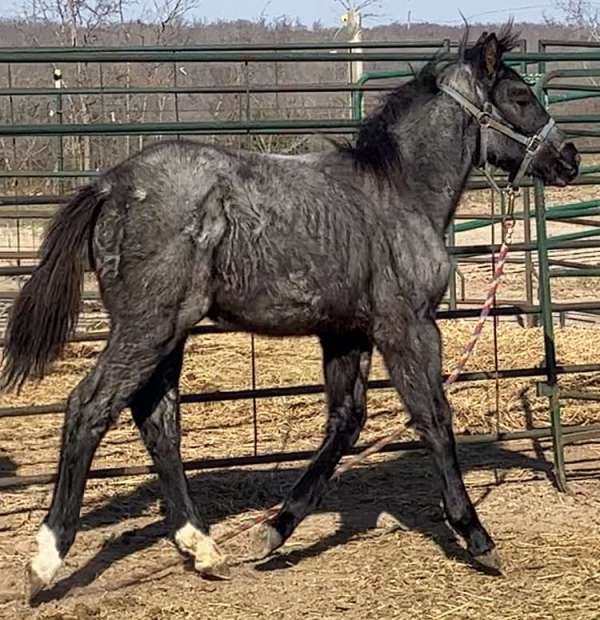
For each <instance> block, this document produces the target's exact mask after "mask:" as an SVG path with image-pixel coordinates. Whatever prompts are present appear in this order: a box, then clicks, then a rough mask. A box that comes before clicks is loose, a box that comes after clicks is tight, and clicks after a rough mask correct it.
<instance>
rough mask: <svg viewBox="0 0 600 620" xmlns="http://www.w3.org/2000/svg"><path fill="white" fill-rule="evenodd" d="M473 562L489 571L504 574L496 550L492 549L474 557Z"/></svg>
mask: <svg viewBox="0 0 600 620" xmlns="http://www.w3.org/2000/svg"><path fill="white" fill-rule="evenodd" d="M473 560H475V562H476V563H477V564H478V565H479V566H481V567H483V568H484V569H485V570H487V571H490V572H493V573H497V574H501V573H502V562H501V560H500V555H499V554H498V551H497V550H496V549H490V550H489V551H486V552H485V553H482V554H480V555H474V556H473Z"/></svg>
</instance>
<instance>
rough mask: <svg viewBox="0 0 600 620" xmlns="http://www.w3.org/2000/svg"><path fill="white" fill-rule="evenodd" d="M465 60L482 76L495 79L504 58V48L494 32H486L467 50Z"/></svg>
mask: <svg viewBox="0 0 600 620" xmlns="http://www.w3.org/2000/svg"><path fill="white" fill-rule="evenodd" d="M465 60H466V61H467V62H469V63H470V64H471V65H472V66H473V68H474V69H475V71H476V72H477V74H478V75H479V76H480V77H483V78H487V79H494V77H495V75H496V71H498V68H499V67H500V62H501V60H502V50H501V49H500V44H499V42H498V37H496V35H495V34H494V33H493V32H492V33H491V34H488V33H487V32H484V33H483V34H482V35H481V36H480V37H479V39H477V42H476V43H475V45H473V47H471V48H470V49H468V50H466V52H465Z"/></svg>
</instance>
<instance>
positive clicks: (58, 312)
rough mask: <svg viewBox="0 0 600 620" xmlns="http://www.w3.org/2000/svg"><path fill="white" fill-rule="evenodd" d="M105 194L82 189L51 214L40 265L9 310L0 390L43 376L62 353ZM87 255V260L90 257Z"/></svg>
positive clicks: (72, 324) (76, 309)
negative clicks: (55, 212)
mask: <svg viewBox="0 0 600 620" xmlns="http://www.w3.org/2000/svg"><path fill="white" fill-rule="evenodd" d="M104 197H105V195H104V194H102V193H101V192H100V191H99V189H98V187H97V186H96V185H95V184H92V185H86V186H84V187H82V188H81V189H80V190H79V191H78V192H77V193H76V194H75V195H74V196H73V197H72V198H71V200H69V202H67V203H66V204H65V205H64V206H63V207H61V209H60V210H59V211H58V213H57V214H56V215H55V216H54V218H53V220H52V222H51V223H50V226H49V228H48V231H47V233H46V237H45V239H44V242H43V244H42V247H41V250H40V254H41V260H40V264H39V265H38V266H37V267H36V269H35V270H34V272H33V274H32V276H31V278H30V279H29V280H28V281H27V283H26V284H25V286H24V287H23V289H22V291H21V292H20V293H19V296H18V297H17V300H16V302H15V304H14V306H13V308H12V311H11V314H10V318H9V321H8V327H7V329H6V337H5V347H4V359H3V362H2V370H1V374H0V389H10V388H15V387H17V388H20V387H21V386H22V384H23V382H24V381H25V380H26V379H27V378H28V377H29V376H30V375H35V376H39V377H41V376H43V375H44V373H45V371H46V369H47V367H48V365H49V364H50V363H51V362H52V361H54V360H55V359H56V358H57V357H58V356H59V355H60V353H61V352H62V350H63V348H64V346H65V343H66V341H67V339H68V337H69V335H70V334H71V332H72V330H73V328H74V327H75V323H76V321H77V315H78V314H79V309H80V304H81V295H82V289H83V277H84V272H85V254H84V250H85V249H88V251H90V246H91V234H92V231H93V229H94V226H95V223H96V219H97V217H98V213H99V210H100V207H101V205H102V203H103V202H104ZM91 258H92V257H91V256H90V260H91Z"/></svg>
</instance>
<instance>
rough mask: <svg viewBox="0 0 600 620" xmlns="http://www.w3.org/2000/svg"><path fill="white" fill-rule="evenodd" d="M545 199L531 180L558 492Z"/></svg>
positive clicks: (561, 481)
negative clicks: (533, 191)
mask: <svg viewBox="0 0 600 620" xmlns="http://www.w3.org/2000/svg"><path fill="white" fill-rule="evenodd" d="M545 209H546V201H545V196H544V186H543V184H542V182H541V181H539V180H537V179H536V180H535V222H536V233H537V247H538V263H539V275H538V280H539V282H538V289H539V298H540V307H541V314H542V326H543V329H544V354H545V358H546V372H547V375H546V376H547V379H546V382H545V383H542V384H541V388H542V393H543V394H544V396H547V397H548V403H549V407H550V418H551V424H552V449H553V451H554V473H555V477H556V484H557V486H558V488H559V489H560V490H561V491H566V490H567V476H566V471H565V459H564V442H563V432H562V424H561V419H560V403H559V400H558V379H557V372H556V346H555V342H554V325H553V323H552V292H551V288H550V275H549V265H548V237H547V234H546V212H545Z"/></svg>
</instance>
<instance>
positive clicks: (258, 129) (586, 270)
mask: <svg viewBox="0 0 600 620" xmlns="http://www.w3.org/2000/svg"><path fill="white" fill-rule="evenodd" d="M578 43H579V42H578ZM456 45H457V44H456V42H451V41H448V40H444V41H408V42H398V43H394V42H371V43H369V42H365V43H361V44H360V48H362V49H365V50H367V51H366V52H362V53H360V54H358V53H351V52H350V51H349V50H351V49H352V48H353V47H356V46H355V45H352V44H347V43H343V44H340V43H336V44H329V43H323V44H321V43H318V44H298V45H295V44H292V45H285V46H277V47H272V46H270V45H266V44H265V45H263V44H248V45H241V46H227V45H207V46H196V47H194V48H187V47H186V48H183V47H177V48H150V49H149V48H142V47H138V48H128V49H120V48H98V49H95V48H79V49H77V48H65V49H62V48H39V49H6V48H0V66H1V65H2V64H5V65H7V66H12V65H19V64H39V65H44V66H47V65H49V63H57V64H72V63H98V64H99V65H102V64H106V63H124V64H127V63H165V64H169V65H173V64H175V65H177V63H236V64H238V65H239V66H241V67H243V70H244V75H245V83H244V84H242V85H239V84H238V85H227V86H225V87H219V86H207V85H204V86H202V85H199V86H196V85H193V86H178V85H177V84H175V83H174V84H173V85H172V86H160V87H156V86H146V85H142V86H133V87H129V88H125V87H119V86H110V85H108V86H105V85H103V86H96V85H90V86H86V87H82V88H69V89H66V88H65V89H60V91H59V92H58V93H57V91H56V89H52V88H43V87H36V88H21V87H14V86H9V87H7V88H4V89H2V88H0V98H2V97H7V98H9V99H10V100H11V101H12V98H16V97H29V96H42V97H50V98H51V99H54V98H57V97H58V100H57V106H58V108H57V109H58V110H59V111H60V110H61V109H62V103H61V101H62V99H60V98H62V97H70V96H84V95H95V96H99V97H105V96H110V95H116V96H133V95H136V94H143V95H158V94H161V95H173V96H175V97H176V96H178V95H221V94H227V95H235V96H240V97H244V98H245V99H244V101H241V100H240V101H241V105H240V118H239V120H236V121H183V122H182V121H179V120H176V121H172V122H171V121H169V122H145V123H141V124H140V123H107V122H98V123H63V122H61V121H62V119H61V118H60V117H58V119H57V120H58V122H52V123H48V124H35V123H16V122H11V123H10V124H8V123H7V124H4V125H0V137H5V138H10V139H12V140H14V141H17V140H20V139H24V138H28V137H52V138H57V139H58V140H59V142H58V145H59V146H60V145H62V139H63V138H65V137H70V136H103V137H116V136H134V135H173V136H181V135H200V134H204V135H206V134H210V135H224V136H234V135H237V136H250V135H252V134H271V135H284V134H288V135H289V134H295V135H298V134H303V135H310V134H312V133H332V134H336V135H337V134H351V133H353V132H354V131H355V130H356V128H357V126H358V120H359V119H358V117H357V116H356V114H355V118H334V119H320V118H308V119H299V120H289V119H285V118H276V119H272V120H263V119H258V118H254V117H253V112H254V110H253V108H252V106H251V99H250V97H251V96H252V95H255V94H278V93H279V94H283V93H298V94H302V93H320V94H329V95H331V94H332V93H347V94H357V93H360V95H361V96H362V93H365V92H376V91H386V90H389V89H390V88H391V87H392V85H390V84H389V83H377V85H372V84H367V83H366V82H362V83H359V84H349V83H342V82H341V83H339V84H337V83H330V82H328V83H322V84H316V83H306V84H289V83H288V84H253V83H251V80H250V79H249V73H248V65H249V63H265V62H266V63H305V62H310V63H320V62H327V63H348V62H352V61H357V60H362V61H363V62H385V63H395V65H397V66H398V65H400V66H401V67H402V68H401V69H398V70H397V71H396V76H398V77H399V79H406V77H407V76H408V73H407V72H406V68H405V66H406V64H407V63H408V62H425V61H427V60H429V59H430V58H431V57H432V54H433V52H434V51H435V50H437V49H439V48H444V49H445V50H446V51H449V50H454V49H455V48H456ZM551 46H553V47H561V46H563V47H583V45H577V46H575V45H572V44H571V43H570V42H554V41H540V48H539V49H540V51H538V52H535V53H527V52H526V48H525V45H524V42H522V43H521V49H520V51H518V52H515V53H513V54H510V55H509V56H508V59H509V60H510V61H511V62H512V63H519V66H520V68H521V69H522V70H523V71H526V70H527V69H528V68H530V67H535V68H536V69H537V71H538V73H539V75H537V76H534V77H533V79H535V80H536V81H537V92H538V95H539V96H540V97H541V98H546V101H548V102H550V103H561V104H567V105H568V103H569V101H574V100H579V99H581V98H583V97H586V98H587V97H595V96H598V95H600V88H598V87H592V86H589V85H580V84H577V83H576V82H570V83H564V82H556V81H555V80H556V79H558V78H561V79H562V78H568V79H571V80H576V79H578V78H581V77H587V76H589V75H590V72H589V70H588V72H587V73H586V72H585V70H575V71H574V70H573V69H572V68H570V69H568V70H566V69H560V71H558V72H557V71H554V72H551V73H548V72H546V66H547V65H548V64H552V66H553V67H554V66H556V67H564V66H572V65H574V64H577V63H581V62H584V61H585V62H588V61H589V62H593V61H600V50H599V49H596V48H599V47H600V44H598V45H589V46H587V45H586V48H588V47H589V49H585V50H583V51H580V50H578V51H568V52H564V51H558V52H551V51H547V48H548V47H551ZM391 50H394V51H391ZM407 50H409V51H407ZM414 50H419V51H414ZM450 57H452V56H450ZM387 77H391V76H387ZM552 93H555V94H554V95H552ZM556 93H559V94H558V95H556ZM553 97H554V98H553ZM357 101H360V98H359V99H356V98H355V99H352V100H351V101H350V102H349V105H348V108H349V110H354V112H357V111H358V112H361V111H362V104H361V105H359V106H358V108H357V107H356V102H357ZM352 104H354V105H352ZM558 121H559V123H561V124H562V125H563V128H564V129H566V130H567V131H568V132H569V134H570V135H572V136H575V137H576V138H581V137H585V138H589V139H590V140H589V141H588V142H587V143H586V144H585V146H584V147H583V148H582V149H581V151H582V152H584V153H588V154H598V153H600V144H597V143H596V142H595V139H596V138H598V137H600V115H597V114H560V115H558ZM113 163H114V162H113ZM60 164H61V166H63V165H64V159H62V158H61V160H60ZM599 170H600V169H599V168H598V167H595V168H594V167H590V168H589V169H588V170H585V171H584V173H583V174H582V175H581V176H580V177H579V179H577V181H576V183H577V184H579V185H582V186H583V185H587V186H592V185H600V176H596V175H595V173H598V172H599ZM97 174H98V172H97V171H95V170H80V169H72V170H65V169H57V170H40V169H38V170H36V169H31V170H19V171H11V170H0V179H12V180H13V181H14V182H17V181H19V180H22V179H38V180H47V181H48V180H58V181H60V182H61V183H62V182H64V181H66V180H67V179H71V180H77V179H80V178H86V177H94V176H96V175H97ZM487 187H488V184H487V181H485V180H484V179H483V178H481V176H478V175H474V176H473V178H472V179H471V181H470V183H469V189H471V190H478V189H479V190H480V189H486V188H487ZM528 187H530V188H534V189H535V192H534V194H533V196H532V195H530V194H529V190H528V191H527V192H526V194H525V196H526V199H524V207H523V211H522V213H520V214H518V215H519V217H520V218H522V219H523V221H524V222H525V223H526V229H527V230H528V231H529V232H528V233H527V234H528V235H529V236H527V237H526V240H525V242H524V243H515V244H514V245H513V251H514V252H515V253H524V256H525V258H524V259H523V260H524V261H525V263H526V264H527V265H528V269H529V271H530V277H531V278H532V277H533V275H531V274H532V273H533V262H532V259H531V254H532V253H534V252H537V254H538V265H539V267H538V269H539V275H540V284H541V286H540V292H541V294H540V299H539V303H536V302H535V300H534V299H533V297H532V290H533V289H532V288H531V290H530V291H529V293H528V299H527V300H525V301H523V302H518V303H510V304H509V305H506V306H504V307H503V306H500V305H497V307H496V308H494V310H493V311H492V313H491V314H492V316H497V317H511V316H512V317H514V316H525V317H527V316H530V317H533V316H535V317H539V318H540V319H541V321H542V324H543V328H544V333H545V342H546V361H545V364H544V366H543V367H536V368H516V369H492V370H489V371H482V372H468V373H463V374H462V375H461V377H460V379H459V380H460V381H486V380H490V379H511V378H519V377H533V378H538V377H539V378H541V379H543V389H544V390H545V393H546V394H548V396H549V403H550V404H549V412H550V414H551V428H550V429H537V430H534V431H522V432H521V431H519V432H513V433H497V434H493V435H485V436H481V437H477V436H476V437H474V436H471V435H469V436H463V437H460V438H459V442H463V443H468V444H470V443H475V442H478V441H481V442H489V441H504V440H509V439H517V438H539V437H551V438H552V440H553V445H554V448H555V464H556V467H557V477H558V480H559V483H560V484H561V486H563V487H564V486H566V475H565V469H564V460H563V458H562V450H563V446H564V445H565V444H566V443H568V442H569V441H573V440H574V439H573V438H575V437H579V438H580V437H582V436H583V435H582V434H581V432H582V429H581V428H579V427H575V428H568V429H562V427H561V424H560V409H559V407H558V402H559V394H560V393H559V390H558V377H559V376H562V375H571V374H581V373H596V372H600V363H599V364H588V365H581V364H580V365H574V366H559V365H558V364H557V361H556V355H555V352H554V345H553V343H554V335H553V315H556V314H561V313H565V312H571V311H579V312H588V313H598V312H600V300H598V301H594V302H584V303H581V302H573V303H568V304H553V303H552V296H551V290H550V278H551V277H553V278H555V277H562V276H565V275H573V276H574V275H576V276H578V277H580V276H583V275H585V276H592V275H597V270H595V269H594V268H593V267H583V266H582V265H580V264H574V265H571V264H569V263H568V261H567V262H565V261H562V264H561V261H560V260H559V259H552V258H551V256H550V253H551V252H553V251H554V250H569V249H593V248H599V247H600V239H597V238H592V237H596V236H598V235H599V234H600V233H598V232H597V231H596V230H594V229H593V228H592V230H590V231H583V232H577V233H573V234H568V235H558V236H555V237H550V238H547V235H546V220H547V219H548V220H549V219H559V220H561V221H562V220H564V221H566V220H570V221H578V220H579V221H582V218H587V220H586V221H587V223H588V224H595V220H593V219H590V218H594V217H595V216H597V215H598V213H599V211H598V206H597V205H591V206H590V205H587V206H583V205H561V206H558V207H556V208H553V209H550V210H549V212H548V213H546V212H545V209H544V207H545V205H544V191H543V188H542V187H541V186H540V185H539V184H535V187H534V185H533V184H530V185H529V186H528ZM61 189H62V186H61ZM15 193H16V195H15V196H8V195H4V196H0V222H1V221H4V219H13V220H15V221H22V220H24V219H31V220H33V219H47V218H48V217H49V216H50V215H51V214H52V211H53V210H52V209H51V208H48V207H53V206H56V205H59V204H60V203H62V202H63V201H64V200H65V199H66V196H65V194H64V193H57V194H42V195H23V194H20V193H18V191H16V192H15ZM531 202H533V204H534V206H535V211H534V213H531V212H530V203H531ZM534 216H535V223H536V225H537V239H538V242H532V241H531V238H532V237H531V231H530V230H529V225H530V221H531V223H533V219H534ZM497 218H498V216H494V217H484V218H473V219H472V220H470V221H467V222H463V223H461V224H456V223H455V224H454V225H453V226H454V227H453V229H452V238H453V239H455V238H456V235H457V234H459V233H460V232H461V230H462V229H461V228H460V226H463V229H464V230H468V229H473V227H479V226H488V225H491V224H492V223H493V222H494V221H497ZM588 237H589V238H588ZM497 250H498V244H480V245H470V246H465V245H462V244H460V243H456V241H452V242H451V243H450V250H449V251H450V254H451V256H452V257H453V258H454V259H455V260H456V261H457V263H458V261H459V259H460V260H472V259H478V260H480V259H481V258H482V257H484V256H487V255H489V254H490V253H491V252H496V251H497ZM35 258H36V255H35V252H32V251H25V252H23V251H16V252H7V253H4V254H0V259H3V260H11V261H14V262H16V263H17V264H16V265H5V266H1V267H0V276H2V277H5V278H7V277H11V278H14V277H22V276H26V275H28V274H30V273H31V271H32V269H33V267H31V266H30V265H28V264H22V262H23V261H31V260H35ZM550 266H554V267H555V269H554V270H550ZM567 271H568V272H569V273H566V272H567ZM14 296H15V291H7V292H4V293H0V299H4V300H11V299H13V298H14ZM84 297H85V299H86V300H87V301H91V302H94V301H96V302H97V301H98V296H97V294H96V293H91V292H86V294H85V296H84ZM476 301H477V300H466V299H463V300H462V303H463V305H470V306H472V305H474V303H475V302H476ZM447 302H448V303H447V306H448V307H447V309H440V311H439V313H438V318H439V319H442V320H454V319H460V318H473V317H475V316H476V315H477V314H478V310H477V309H474V308H472V307H469V308H467V307H459V306H460V305H461V300H460V299H458V297H457V295H456V284H454V287H452V286H451V290H450V298H449V299H448V300H447ZM224 331H228V330H222V329H220V328H218V327H216V326H213V325H204V324H203V325H199V326H197V327H196V328H195V330H194V331H193V333H194V334H195V335H201V334H214V333H222V332H224ZM106 335H107V334H106V332H95V333H87V334H84V333H82V334H77V335H75V336H74V337H73V338H72V339H71V342H86V341H99V340H102V339H105V338H106ZM0 344H2V343H1V342H0ZM369 387H371V388H372V389H389V387H390V384H389V382H387V381H372V382H370V384H369ZM322 391H323V386H321V385H298V386H290V387H285V388H273V387H267V388H261V389H251V390H234V391H228V392H206V393H190V394H185V395H183V396H182V402H183V403H184V404H190V403H210V402H224V401H233V400H255V399H260V398H273V397H287V396H299V395H311V394H313V395H314V394H320V393H322ZM576 393H578V392H572V393H571V396H573V394H576ZM63 407H64V403H46V404H40V405H36V406H30V407H6V408H0V418H14V417H29V416H46V415H55V414H58V413H61V412H62V410H63ZM255 424H256V422H255ZM590 430H591V431H594V432H597V431H598V429H597V428H595V427H593V428H590V429H587V431H586V433H588V431H590ZM254 431H255V432H256V427H255V428H254ZM585 436H586V437H589V433H588V434H587V435H585ZM418 447H420V444H418V442H408V443H403V444H395V445H394V446H391V447H390V449H407V448H408V449H414V448H418ZM308 456H310V453H308V452H293V453H276V454H257V453H256V451H255V454H253V455H248V456H244V457H239V458H232V459H228V458H225V459H209V460H202V461H194V462H191V463H188V464H187V465H186V466H187V468H188V469H192V468H206V467H224V466H230V465H235V466H240V465H249V464H258V463H267V462H283V461H289V460H299V459H304V458H307V457H308ZM151 471H153V470H152V468H151V467H146V466H140V467H125V468H123V467H121V468H111V469H109V470H101V471H96V472H95V474H94V475H96V476H98V477H108V476H112V475H139V474H146V473H150V472H151ZM52 479H53V476H52V474H49V473H41V474H39V475H35V476H25V477H21V476H12V477H10V478H0V488H7V487H14V486H24V485H28V484H37V483H47V482H50V481H52Z"/></svg>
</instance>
